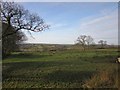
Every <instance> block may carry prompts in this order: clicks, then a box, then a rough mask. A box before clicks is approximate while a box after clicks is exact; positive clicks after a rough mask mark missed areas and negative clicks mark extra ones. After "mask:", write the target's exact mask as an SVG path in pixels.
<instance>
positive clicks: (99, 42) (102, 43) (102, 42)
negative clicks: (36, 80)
mask: <svg viewBox="0 0 120 90" xmlns="http://www.w3.org/2000/svg"><path fill="white" fill-rule="evenodd" d="M98 44H100V45H101V48H104V46H105V45H107V41H104V40H100V41H98Z"/></svg>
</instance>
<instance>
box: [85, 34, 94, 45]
mask: <svg viewBox="0 0 120 90" xmlns="http://www.w3.org/2000/svg"><path fill="white" fill-rule="evenodd" d="M86 43H87V45H88V47H89V46H90V45H91V44H93V38H92V37H91V36H87V37H86Z"/></svg>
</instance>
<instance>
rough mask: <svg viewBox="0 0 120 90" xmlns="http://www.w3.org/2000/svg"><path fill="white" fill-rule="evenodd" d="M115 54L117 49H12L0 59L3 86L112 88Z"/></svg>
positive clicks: (114, 77)
mask: <svg viewBox="0 0 120 90" xmlns="http://www.w3.org/2000/svg"><path fill="white" fill-rule="evenodd" d="M117 57H118V52H117V49H98V50H87V51H80V50H78V49H76V50H74V49H71V50H63V51H56V52H55V53H51V52H48V51H46V52H14V53H12V55H11V56H9V57H8V58H6V59H5V60H3V88H84V87H88V86H89V87H108V88H115V87H117V84H118V82H117V79H118V78H117V70H118V64H117V63H116V62H115V60H117ZM101 72H104V74H101ZM97 75H98V76H100V75H101V76H100V77H98V76H97ZM110 75H111V77H109V76H110ZM95 76H96V77H95ZM99 78H101V79H99ZM99 80H101V81H99ZM96 83H97V84H96Z"/></svg>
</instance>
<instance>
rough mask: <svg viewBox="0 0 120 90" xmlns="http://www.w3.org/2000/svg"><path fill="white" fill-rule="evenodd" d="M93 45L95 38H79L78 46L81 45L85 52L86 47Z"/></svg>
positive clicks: (83, 36)
mask: <svg viewBox="0 0 120 90" xmlns="http://www.w3.org/2000/svg"><path fill="white" fill-rule="evenodd" d="M92 43H93V38H92V37H91V36H86V35H80V36H79V37H78V38H77V44H80V45H81V46H82V47H83V49H84V50H85V47H86V46H89V45H90V44H92Z"/></svg>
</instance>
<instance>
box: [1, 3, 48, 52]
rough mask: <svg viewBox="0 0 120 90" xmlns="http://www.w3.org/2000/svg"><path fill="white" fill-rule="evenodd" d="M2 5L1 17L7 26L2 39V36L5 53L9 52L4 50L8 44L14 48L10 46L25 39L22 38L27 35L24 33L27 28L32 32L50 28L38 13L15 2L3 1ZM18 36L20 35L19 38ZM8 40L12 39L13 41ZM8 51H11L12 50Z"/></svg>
mask: <svg viewBox="0 0 120 90" xmlns="http://www.w3.org/2000/svg"><path fill="white" fill-rule="evenodd" d="M1 5H2V7H1V18H2V23H3V24H4V25H5V26H3V27H4V28H3V32H2V36H1V37H0V40H1V38H2V43H3V46H2V47H3V52H4V54H5V53H6V52H7V51H6V50H4V49H5V48H6V46H9V47H8V49H14V48H11V47H10V46H14V45H17V44H18V42H20V41H21V40H23V39H22V38H23V37H24V36H25V35H23V33H22V30H26V31H28V32H29V33H30V34H31V31H33V32H40V31H43V30H45V29H48V28H49V25H47V24H45V22H44V20H43V19H42V18H40V17H39V15H38V14H36V13H30V12H29V11H28V10H26V9H24V8H23V6H21V5H19V4H17V3H15V2H2V4H1ZM18 36H20V37H19V39H18ZM16 37H17V38H16ZM8 41H11V43H10V42H8ZM12 41H13V42H14V43H13V42H12ZM8 51H9V53H10V52H11V51H12V50H8Z"/></svg>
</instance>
